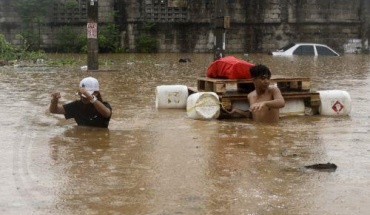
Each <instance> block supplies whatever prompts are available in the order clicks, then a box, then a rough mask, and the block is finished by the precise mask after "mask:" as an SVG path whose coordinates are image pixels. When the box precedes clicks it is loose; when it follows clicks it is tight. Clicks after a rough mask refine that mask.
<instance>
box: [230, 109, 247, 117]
mask: <svg viewBox="0 0 370 215" xmlns="http://www.w3.org/2000/svg"><path fill="white" fill-rule="evenodd" d="M225 111H226V112H227V113H228V114H230V115H233V114H235V113H237V114H240V115H242V116H244V117H247V118H251V112H250V111H249V110H240V109H238V108H233V109H232V110H231V111H227V110H225Z"/></svg>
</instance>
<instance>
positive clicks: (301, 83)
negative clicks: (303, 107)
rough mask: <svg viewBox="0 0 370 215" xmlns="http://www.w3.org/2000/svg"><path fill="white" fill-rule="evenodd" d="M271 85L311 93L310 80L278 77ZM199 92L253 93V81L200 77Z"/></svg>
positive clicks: (198, 80) (272, 79)
mask: <svg viewBox="0 0 370 215" xmlns="http://www.w3.org/2000/svg"><path fill="white" fill-rule="evenodd" d="M270 82H271V84H276V85H277V87H279V89H280V90H281V91H282V92H284V91H309V90H310V87H311V83H310V79H309V78H302V77H298V78H297V77H295V78H286V77H276V78H271V79H270ZM197 86H198V90H199V91H211V92H215V93H218V94H222V93H226V92H227V91H246V92H251V91H252V90H253V89H254V86H253V82H252V80H251V79H216V78H208V77H199V78H198V79H197Z"/></svg>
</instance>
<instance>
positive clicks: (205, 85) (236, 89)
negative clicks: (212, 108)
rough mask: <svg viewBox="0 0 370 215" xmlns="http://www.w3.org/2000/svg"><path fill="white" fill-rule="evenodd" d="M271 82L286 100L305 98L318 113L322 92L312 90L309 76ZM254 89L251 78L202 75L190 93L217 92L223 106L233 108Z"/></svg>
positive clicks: (309, 105) (190, 88)
mask: <svg viewBox="0 0 370 215" xmlns="http://www.w3.org/2000/svg"><path fill="white" fill-rule="evenodd" d="M270 82H271V84H276V86H277V87H278V88H279V89H280V90H281V92H282V95H283V97H284V99H285V100H289V99H303V100H304V102H305V106H306V107H309V108H311V109H312V114H318V109H319V105H320V94H319V93H317V92H311V90H310V88H311V84H310V79H309V78H301V77H300V78H286V77H272V78H271V80H270ZM253 90H254V84H253V82H252V80H250V79H214V78H207V77H200V78H198V79H197V87H196V88H194V87H189V93H195V92H215V93H217V94H218V96H219V98H220V102H221V104H222V106H223V107H224V108H226V109H231V108H232V103H233V102H235V101H238V100H239V101H240V100H244V101H245V100H246V99H247V95H248V93H250V92H252V91H253Z"/></svg>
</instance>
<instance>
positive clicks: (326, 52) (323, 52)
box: [316, 46, 337, 56]
mask: <svg viewBox="0 0 370 215" xmlns="http://www.w3.org/2000/svg"><path fill="white" fill-rule="evenodd" d="M316 50H317V54H318V55H326V56H337V54H336V53H334V52H333V51H332V50H330V49H328V48H327V47H324V46H316Z"/></svg>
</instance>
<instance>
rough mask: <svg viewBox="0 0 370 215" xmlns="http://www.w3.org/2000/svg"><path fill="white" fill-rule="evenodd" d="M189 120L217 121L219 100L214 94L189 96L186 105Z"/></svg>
mask: <svg viewBox="0 0 370 215" xmlns="http://www.w3.org/2000/svg"><path fill="white" fill-rule="evenodd" d="M186 111H187V115H188V117H189V118H191V119H217V118H218V117H219V116H220V100H219V98H218V95H217V94H216V93H214V92H200V93H194V94H191V95H190V96H189V97H188V101H187V104H186Z"/></svg>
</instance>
